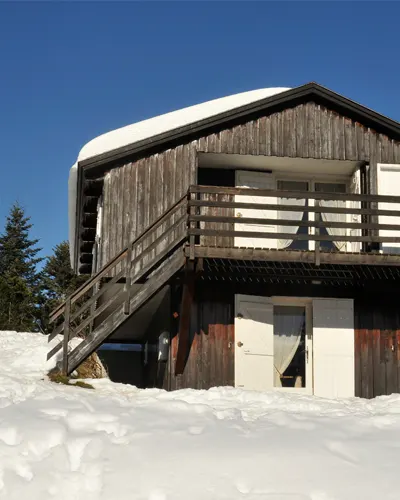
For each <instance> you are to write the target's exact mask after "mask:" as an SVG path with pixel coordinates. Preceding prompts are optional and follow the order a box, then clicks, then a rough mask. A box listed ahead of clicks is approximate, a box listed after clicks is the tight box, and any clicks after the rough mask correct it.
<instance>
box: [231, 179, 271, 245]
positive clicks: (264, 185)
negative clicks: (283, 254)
mask: <svg viewBox="0 0 400 500" xmlns="http://www.w3.org/2000/svg"><path fill="white" fill-rule="evenodd" d="M236 187H247V188H254V189H275V178H274V176H273V175H272V174H271V173H268V172H252V171H251V170H236ZM235 202H242V203H271V204H276V203H277V199H276V197H270V196H249V195H236V196H235ZM235 217H237V218H238V220H240V218H242V217H252V218H257V219H276V218H277V211H276V210H255V209H247V208H246V209H241V208H239V209H235ZM235 231H252V232H269V233H276V225H270V226H266V225H262V224H240V223H237V224H235ZM235 246H237V247H246V248H277V241H276V238H247V237H242V236H240V237H235Z"/></svg>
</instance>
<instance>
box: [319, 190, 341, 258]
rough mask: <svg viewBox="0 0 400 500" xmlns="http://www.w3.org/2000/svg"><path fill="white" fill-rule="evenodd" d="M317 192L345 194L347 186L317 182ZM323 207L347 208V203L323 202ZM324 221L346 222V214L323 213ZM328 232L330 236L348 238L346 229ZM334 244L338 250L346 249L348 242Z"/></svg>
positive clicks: (330, 229) (329, 228) (335, 228)
mask: <svg viewBox="0 0 400 500" xmlns="http://www.w3.org/2000/svg"><path fill="white" fill-rule="evenodd" d="M315 190H316V191H320V192H323V193H345V192H346V186H345V184H335V183H327V182H317V183H315ZM321 207H327V208H346V202H345V201H339V200H321ZM322 220H323V221H325V222H346V214H329V213H324V212H322ZM326 230H327V232H328V234H329V235H330V236H346V229H345V228H337V227H328V228H326ZM333 243H334V245H335V247H336V248H337V249H338V250H345V249H346V241H334V242H333Z"/></svg>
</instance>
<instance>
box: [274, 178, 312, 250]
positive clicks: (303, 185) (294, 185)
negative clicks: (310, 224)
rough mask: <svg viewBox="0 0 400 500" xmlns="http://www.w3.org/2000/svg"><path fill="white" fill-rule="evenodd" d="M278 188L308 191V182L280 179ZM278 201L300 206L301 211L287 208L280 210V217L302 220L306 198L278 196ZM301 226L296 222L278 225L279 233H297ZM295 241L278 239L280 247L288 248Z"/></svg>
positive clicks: (295, 220) (283, 203) (294, 220)
mask: <svg viewBox="0 0 400 500" xmlns="http://www.w3.org/2000/svg"><path fill="white" fill-rule="evenodd" d="M278 189H283V190H286V191H307V190H308V183H307V182H299V181H278ZM278 203H279V204H280V205H295V206H298V207H299V209H300V210H299V212H288V211H285V210H278V219H286V220H290V221H293V222H294V223H296V222H300V221H301V220H302V218H303V214H304V212H303V211H302V210H301V208H302V207H304V206H305V204H306V200H305V199H304V198H300V199H299V198H278ZM298 229H299V226H298V225H296V224H294V225H293V226H278V232H279V233H289V234H293V235H294V234H296V233H297V231H298ZM292 242H293V239H285V240H278V243H277V245H278V249H283V248H287V247H288V246H290V245H291V244H292Z"/></svg>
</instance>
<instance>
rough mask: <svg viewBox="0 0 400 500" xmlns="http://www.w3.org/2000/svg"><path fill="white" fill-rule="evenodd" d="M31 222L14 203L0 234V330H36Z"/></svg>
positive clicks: (36, 276)
mask: <svg viewBox="0 0 400 500" xmlns="http://www.w3.org/2000/svg"><path fill="white" fill-rule="evenodd" d="M31 228H32V224H31V223H30V217H27V216H26V215H25V212H24V209H23V208H22V207H21V206H20V205H19V204H18V203H15V204H14V205H13V206H12V207H11V210H10V213H9V215H8V217H7V221H6V226H5V230H4V233H3V234H2V235H1V236H0V330H16V331H36V330H37V329H38V327H37V320H38V317H39V310H38V304H39V302H40V294H41V291H40V286H41V276H40V273H39V272H38V271H37V265H38V264H39V263H40V262H41V261H42V260H43V259H41V258H39V257H37V254H38V252H40V248H37V247H36V245H37V243H38V240H32V239H30V237H29V233H30V230H31Z"/></svg>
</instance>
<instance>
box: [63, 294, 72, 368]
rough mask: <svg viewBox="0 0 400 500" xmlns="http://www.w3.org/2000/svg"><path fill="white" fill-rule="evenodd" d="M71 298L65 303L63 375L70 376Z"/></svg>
mask: <svg viewBox="0 0 400 500" xmlns="http://www.w3.org/2000/svg"><path fill="white" fill-rule="evenodd" d="M70 314H71V297H68V298H67V300H66V301H65V311H64V339H63V368H62V371H63V374H64V375H68V343H69V333H70Z"/></svg>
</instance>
